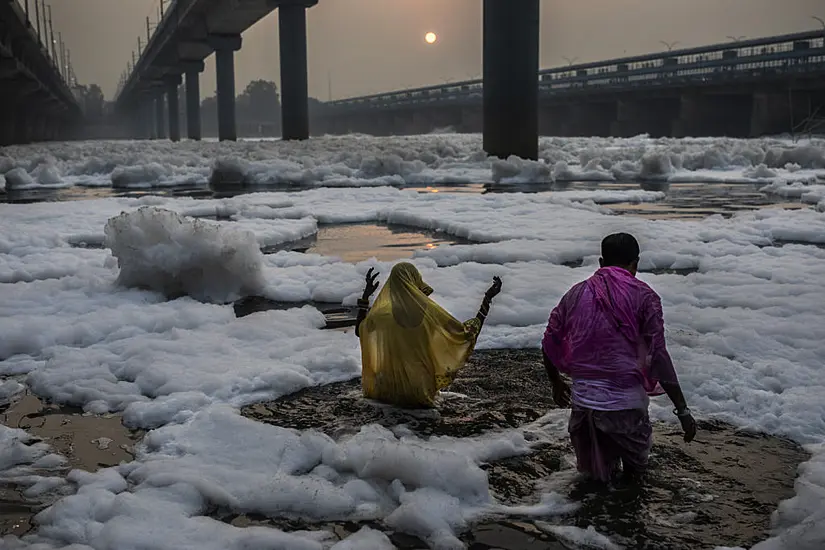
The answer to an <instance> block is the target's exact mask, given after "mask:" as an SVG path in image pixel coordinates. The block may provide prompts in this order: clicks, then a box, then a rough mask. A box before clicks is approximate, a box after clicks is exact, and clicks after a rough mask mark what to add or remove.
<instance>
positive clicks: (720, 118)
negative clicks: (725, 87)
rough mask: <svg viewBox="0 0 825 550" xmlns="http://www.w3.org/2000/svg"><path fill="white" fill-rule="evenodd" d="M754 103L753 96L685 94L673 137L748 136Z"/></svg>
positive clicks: (675, 122)
mask: <svg viewBox="0 0 825 550" xmlns="http://www.w3.org/2000/svg"><path fill="white" fill-rule="evenodd" d="M752 114H753V100H752V98H751V96H750V95H747V96H743V95H699V94H695V93H687V94H684V95H682V98H681V105H680V109H679V118H678V119H676V120H675V121H674V122H673V137H697V136H727V137H748V136H749V135H750V133H751V117H752Z"/></svg>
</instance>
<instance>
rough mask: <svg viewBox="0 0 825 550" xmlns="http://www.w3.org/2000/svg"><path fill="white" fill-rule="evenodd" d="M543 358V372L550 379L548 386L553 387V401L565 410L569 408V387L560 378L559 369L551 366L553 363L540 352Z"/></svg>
mask: <svg viewBox="0 0 825 550" xmlns="http://www.w3.org/2000/svg"><path fill="white" fill-rule="evenodd" d="M541 355H542V357H543V358H544V370H545V371H547V377H548V378H549V379H550V385H551V386H552V387H553V401H555V402H556V405H558V406H559V407H562V408H565V407H569V406H570V386H568V385H567V382H565V381H564V378H562V376H561V373H560V372H559V369H557V368H556V365H554V364H553V361H551V360H550V358H549V357H547V354H546V353H544V351H542V353H541Z"/></svg>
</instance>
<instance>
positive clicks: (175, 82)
mask: <svg viewBox="0 0 825 550" xmlns="http://www.w3.org/2000/svg"><path fill="white" fill-rule="evenodd" d="M317 2H318V0H234V1H231V2H228V1H215V0H174V1H173V2H172V3H171V5H170V6H169V7H168V8H167V9H166V11H165V12H164V15H163V18H162V20H161V21H160V22H159V23H158V25H157V27H156V29H155V31H154V33H153V34H152V35H151V36H149V37H147V45H146V48H145V49H144V50H143V51H142V52H141V54H140V58H139V59H138V60H137V62H136V63H135V66H134V68H133V70H132V71H131V73H130V74H129V75H128V76H127V78H126V80H125V82H123V85H122V86H121V87H120V89H119V90H118V94H117V97H116V98H115V101H116V105H117V108H118V110H119V111H120V112H121V113H122V114H124V115H126V116H128V117H131V121H132V127H133V128H132V130H133V132H132V133H133V134H134V135H136V136H140V137H146V138H165V137H167V135H168V137H169V138H170V139H171V140H173V141H177V140H179V139H180V137H181V129H180V120H179V117H178V112H179V110H178V101H179V98H178V88H179V86H180V84H181V82H182V79H183V76H184V75H185V78H186V120H187V129H186V130H187V131H186V134H187V136H188V137H189V138H190V139H196V140H197V139H201V115H200V73H201V72H203V69H204V59H206V58H207V57H209V56H210V55H212V54H213V53H214V54H215V65H216V72H217V96H218V130H219V131H218V134H219V138H220V139H221V140H234V139H237V129H236V120H235V95H236V93H235V61H234V56H235V52H236V51H238V50H240V49H241V46H242V42H243V41H242V38H241V34H242V33H243V32H244V31H245V30H246V29H248V28H250V27H251V26H253V25H254V24H255V23H257V22H258V21H259V20H261V19H263V18H264V17H266V16H267V15H269V14H270V13H271V12H272V11H273V10H275V9H279V10H280V14H279V19H280V23H279V25H280V39H281V43H280V47H281V80H282V86H281V88H282V90H281V94H282V105H283V129H284V130H283V131H284V137H285V138H287V139H306V137H308V136H309V116H308V106H307V100H308V94H307V45H306V10H307V8H309V7H311V6H314V5H315V4H317ZM167 113H168V117H169V120H168V124H167V121H166V120H165V117H166V114H167ZM167 130H168V133H167Z"/></svg>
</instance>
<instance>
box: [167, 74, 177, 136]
mask: <svg viewBox="0 0 825 550" xmlns="http://www.w3.org/2000/svg"><path fill="white" fill-rule="evenodd" d="M180 82H181V77H180V75H175V76H168V77H167V78H166V80H165V81H164V84H165V85H166V103H167V110H168V112H169V139H171V140H172V141H180V109H179V105H178V87H179V86H180Z"/></svg>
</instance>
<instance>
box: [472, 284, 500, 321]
mask: <svg viewBox="0 0 825 550" xmlns="http://www.w3.org/2000/svg"><path fill="white" fill-rule="evenodd" d="M500 292H501V279H499V278H498V277H493V285H492V286H491V287H490V288H489V289H487V292H486V293H485V294H484V299H483V300H482V301H481V307H479V308H478V313H476V319H478V321H479V323H481V326H484V321H486V320H487V315H489V314H490V303H491V302H492V301H493V298H495V297H496V296H498V294H499V293H500ZM480 328H481V327H479V329H480Z"/></svg>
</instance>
